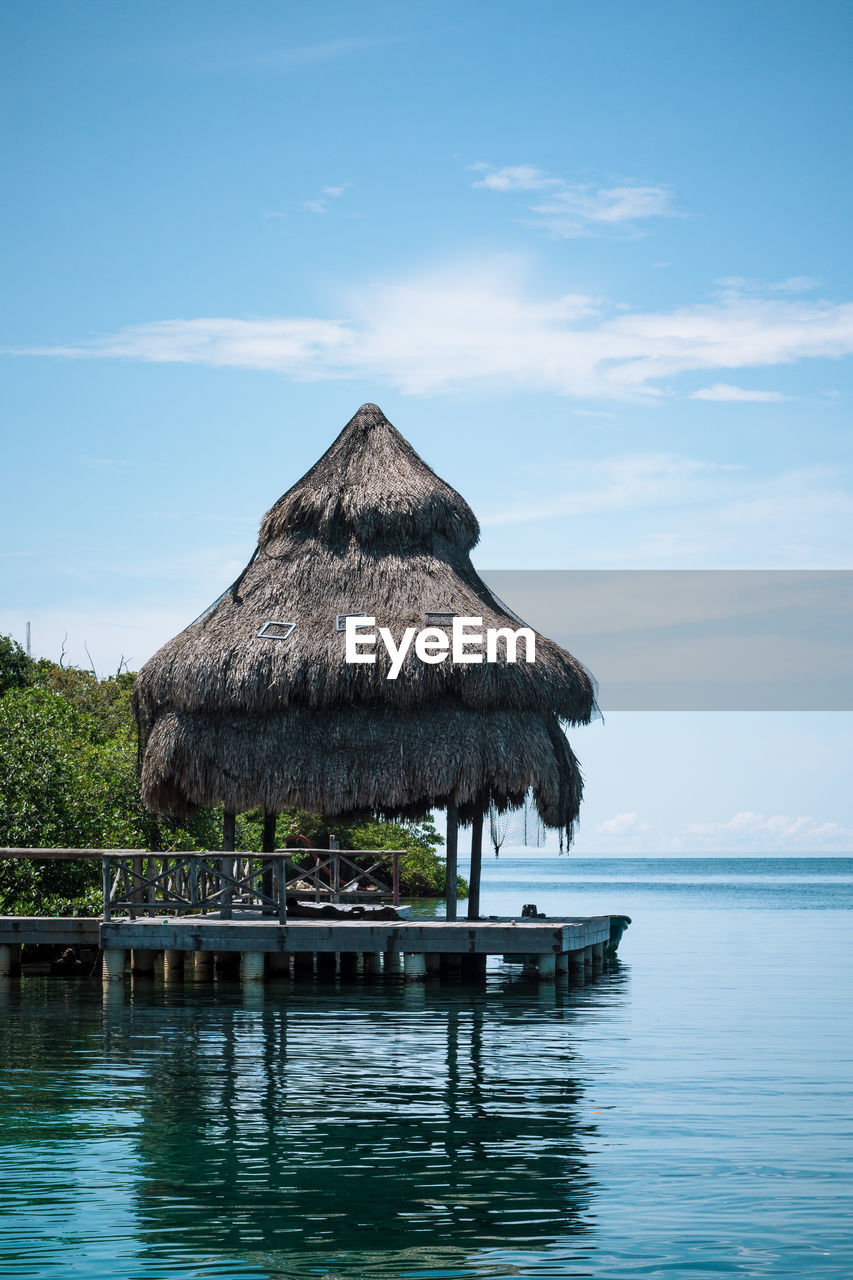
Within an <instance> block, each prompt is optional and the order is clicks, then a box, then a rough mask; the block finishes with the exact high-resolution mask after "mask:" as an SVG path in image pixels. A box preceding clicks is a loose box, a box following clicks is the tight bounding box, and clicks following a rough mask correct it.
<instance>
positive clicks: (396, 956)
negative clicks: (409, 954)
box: [382, 951, 403, 974]
mask: <svg viewBox="0 0 853 1280" xmlns="http://www.w3.org/2000/svg"><path fill="white" fill-rule="evenodd" d="M402 967H403V966H402V956H401V955H400V952H399V951H386V952H385V959H384V963H383V966H382V972H383V973H385V974H396V973H399V972H400V970H401V969H402Z"/></svg>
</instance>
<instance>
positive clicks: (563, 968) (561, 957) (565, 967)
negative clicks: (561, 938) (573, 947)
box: [554, 951, 569, 978]
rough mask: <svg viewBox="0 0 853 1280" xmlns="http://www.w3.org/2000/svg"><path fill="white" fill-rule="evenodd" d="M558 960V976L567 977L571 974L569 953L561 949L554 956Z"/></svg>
mask: <svg viewBox="0 0 853 1280" xmlns="http://www.w3.org/2000/svg"><path fill="white" fill-rule="evenodd" d="M554 959H555V961H556V976H557V977H558V978H567V977H568V976H569V957H568V953H567V952H565V951H561V952H560V953H559V954H558V955H557V956H555V957H554Z"/></svg>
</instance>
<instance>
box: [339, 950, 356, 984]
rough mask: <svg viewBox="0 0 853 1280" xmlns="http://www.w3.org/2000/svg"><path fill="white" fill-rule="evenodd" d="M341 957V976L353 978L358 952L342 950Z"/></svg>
mask: <svg viewBox="0 0 853 1280" xmlns="http://www.w3.org/2000/svg"><path fill="white" fill-rule="evenodd" d="M340 958H341V977H342V978H354V977H355V975H356V974H357V973H358V952H357V951H342V952H341V953H340Z"/></svg>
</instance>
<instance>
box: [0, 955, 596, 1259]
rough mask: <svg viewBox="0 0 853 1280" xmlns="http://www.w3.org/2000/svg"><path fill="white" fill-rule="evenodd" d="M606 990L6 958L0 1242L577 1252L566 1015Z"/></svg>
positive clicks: (19, 1252) (128, 1248)
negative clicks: (110, 980)
mask: <svg viewBox="0 0 853 1280" xmlns="http://www.w3.org/2000/svg"><path fill="white" fill-rule="evenodd" d="M618 1000H619V982H618V979H616V980H613V981H612V982H607V983H605V984H602V985H601V986H600V987H596V988H595V989H591V988H585V989H584V990H583V991H582V992H580V993H578V994H576V995H569V994H566V993H565V992H563V993H560V992H555V990H554V988H553V987H551V988H549V989H545V990H543V989H537V987H536V986H535V985H532V986H527V987H523V988H522V987H519V985H518V984H517V983H510V984H508V986H507V988H506V989H505V990H500V989H496V988H495V987H494V986H491V987H490V989H489V990H488V992H487V991H486V989H485V988H479V989H475V988H463V987H455V986H454V987H442V988H438V987H437V986H431V987H430V990H429V992H428V993H427V994H426V996H425V994H424V990H423V988H422V987H419V988H417V989H414V990H407V989H405V988H404V987H403V986H402V985H396V986H393V987H388V986H386V985H384V984H370V985H366V986H362V987H356V988H353V987H348V988H343V987H339V988H337V989H336V988H334V987H332V986H315V987H311V986H308V985H299V986H298V987H293V986H292V985H291V984H289V983H286V984H281V985H280V986H278V987H267V988H266V989H265V992H264V1002H263V1005H262V1006H261V1007H259V1008H254V1007H246V1006H245V1004H244V1002H243V997H242V993H241V992H240V990H239V988H238V987H234V988H232V989H223V988H220V989H217V990H216V992H215V993H214V992H212V991H210V990H208V991H207V992H204V991H199V990H198V989H193V988H178V989H175V988H172V987H169V988H165V987H163V986H162V985H161V986H159V987H158V986H155V985H153V984H151V983H148V984H147V985H144V986H139V987H131V989H130V990H125V991H124V992H121V991H119V992H118V993H116V992H112V991H111V992H110V993H109V994H108V998H107V999H106V1000H105V1001H104V1002H103V1003H102V998H101V991H100V988H99V985H96V984H89V983H86V982H75V981H73V980H65V979H27V980H25V981H24V982H23V983H20V984H19V983H18V982H17V981H16V982H14V983H12V984H11V985H8V986H7V987H6V988H5V989H4V990H3V991H2V992H0V1080H2V1094H3V1098H2V1099H0V1101H2V1102H3V1105H2V1107H0V1167H2V1176H3V1180H4V1197H3V1203H2V1205H0V1219H2V1224H0V1225H2V1236H3V1242H4V1257H5V1259H6V1263H7V1264H8V1265H9V1266H14V1265H19V1266H20V1268H21V1274H27V1275H34V1276H41V1275H48V1274H50V1275H52V1276H53V1275H56V1276H57V1277H59V1278H60V1280H62V1277H64V1276H65V1275H66V1274H68V1276H69V1277H71V1276H72V1275H77V1274H86V1275H87V1276H90V1277H98V1278H99V1277H105V1278H106V1277H115V1276H117V1275H123V1276H131V1275H132V1276H133V1277H134V1280H155V1278H156V1280H178V1278H180V1280H189V1278H190V1277H193V1278H196V1277H198V1276H199V1275H205V1276H207V1277H213V1276H221V1277H227V1278H228V1280H238V1278H239V1280H263V1278H264V1277H276V1278H278V1277H288V1278H291V1277H292V1278H294V1280H297V1278H298V1280H301V1278H302V1277H307V1276H314V1277H316V1276H321V1277H322V1276H326V1277H344V1278H346V1280H350V1278H352V1280H355V1278H356V1277H357V1278H358V1280H380V1278H382V1280H384V1278H385V1277H390V1276H394V1277H397V1276H414V1275H418V1276H465V1277H474V1276H484V1277H485V1276H492V1277H494V1276H501V1277H503V1276H506V1275H527V1276H530V1275H555V1274H556V1275H565V1274H575V1273H579V1274H586V1273H588V1264H589V1261H590V1255H591V1253H592V1251H593V1249H594V1242H595V1218H594V1215H593V1212H592V1205H593V1199H594V1193H595V1188H594V1184H593V1180H592V1176H591V1173H590V1164H589V1160H590V1146H591V1144H592V1143H593V1141H594V1140H595V1128H594V1126H593V1125H591V1124H590V1122H589V1104H588V1103H586V1102H585V1101H584V1096H583V1088H582V1086H581V1084H580V1082H579V1081H580V1079H581V1074H582V1072H584V1071H587V1072H588V1071H589V1068H588V1066H587V1065H585V1064H584V1063H583V1062H582V1061H580V1060H578V1058H577V1057H576V1054H575V1050H574V1048H573V1042H574V1039H575V1036H574V1025H575V1023H576V1021H577V1019H579V1018H583V1019H586V1018H587V1017H590V1016H591V1017H593V1018H595V1019H598V1017H599V1016H600V1015H601V1014H602V1013H603V1012H605V1007H606V1005H607V1004H608V1003H610V1004H612V1003H613V1002H614V1001H618ZM582 1109H584V1110H585V1114H583V1112H582ZM5 1156H8V1157H9V1158H8V1159H4V1157H5ZM15 1274H18V1273H17V1272H15Z"/></svg>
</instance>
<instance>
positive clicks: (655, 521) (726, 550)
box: [481, 453, 853, 569]
mask: <svg viewBox="0 0 853 1280" xmlns="http://www.w3.org/2000/svg"><path fill="white" fill-rule="evenodd" d="M525 487H526V488H527V491H526V492H525ZM549 520H559V521H560V522H561V525H560V527H561V529H562V531H563V540H565V539H566V538H568V540H569V541H570V542H571V545H572V547H573V552H572V556H573V564H574V566H575V567H576V568H599V569H601V568H621V569H626V568H644V569H651V568H657V569H661V568H665V569H678V568H682V569H685V568H689V569H700V568H718V569H719V568H752V569H755V568H774V567H780V568H781V567H785V568H818V567H823V568H826V567H832V566H835V567H838V568H847V567H849V565H850V564H851V563H853V491H851V486H850V479H849V476H847V475H846V474H845V473H843V472H840V471H836V470H834V469H832V468H829V467H824V466H817V465H812V466H809V467H798V468H793V469H790V470H782V471H776V472H772V471H771V472H770V474H767V473H766V472H762V471H755V470H753V469H751V468H749V467H745V466H740V465H732V464H726V463H721V462H717V463H714V462H708V461H706V460H704V459H699V458H691V457H685V456H683V455H678V454H671V453H634V454H621V455H617V456H615V457H611V458H602V459H597V460H594V461H588V462H584V461H582V460H574V461H573V462H572V465H571V467H570V468H567V469H566V473H565V475H562V476H561V475H560V473H559V469H558V467H557V466H555V465H554V463H553V462H552V463H551V465H550V466H549V468H548V471H547V473H542V474H541V475H540V474H538V473H537V472H536V471H535V470H534V471H533V472H532V474H531V475H530V477H529V479H528V483H527V486H525V485H524V481H523V479H522V478H521V477H520V476H518V475H516V476H514V477H513V484H512V486H511V492H510V491H508V492H507V494H506V495H505V497H504V498H503V500H502V501H501V502H500V503H496V504H495V506H494V508H493V509H492V511H489V510H486V511H484V512H482V513H481V523H482V525H483V529H484V535H485V540H486V542H487V543H492V542H496V543H497V544H498V545H501V536H502V534H501V531H502V530H503V529H504V528H506V527H507V526H513V525H518V524H537V523H541V522H543V521H549ZM574 521H576V522H577V536H575V535H574V534H573V529H574V525H573V523H572V522H574Z"/></svg>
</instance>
